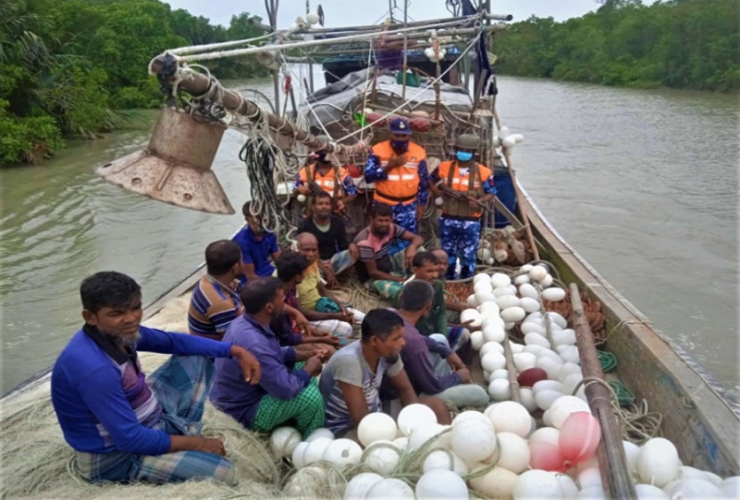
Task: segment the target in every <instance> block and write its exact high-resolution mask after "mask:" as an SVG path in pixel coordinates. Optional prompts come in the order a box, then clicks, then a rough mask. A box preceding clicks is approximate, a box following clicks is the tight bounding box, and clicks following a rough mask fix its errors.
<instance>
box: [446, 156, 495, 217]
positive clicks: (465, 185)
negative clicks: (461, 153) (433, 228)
mask: <svg viewBox="0 0 740 500" xmlns="http://www.w3.org/2000/svg"><path fill="white" fill-rule="evenodd" d="M489 177H491V170H490V169H489V168H488V167H484V166H483V165H481V164H480V163H473V165H471V167H470V168H469V169H468V175H465V176H463V175H460V168H459V167H458V163H457V161H445V162H442V163H440V164H439V178H440V179H441V180H443V181H444V182H445V184H446V185H447V187H448V188H450V189H452V190H453V191H460V192H464V193H465V194H466V195H467V196H469V197H471V198H473V199H476V200H477V199H479V198H482V197H483V195H484V194H485V191H483V182H484V181H485V180H486V179H488V178H489ZM443 199H444V203H442V213H443V214H444V215H447V216H450V217H452V218H458V219H479V218H480V217H481V215H483V212H482V211H481V210H480V208H473V207H471V206H470V203H468V201H467V200H458V199H456V198H453V197H452V196H450V195H444V196H443Z"/></svg>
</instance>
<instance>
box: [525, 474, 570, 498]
mask: <svg viewBox="0 0 740 500" xmlns="http://www.w3.org/2000/svg"><path fill="white" fill-rule="evenodd" d="M513 496H514V500H529V499H542V500H545V499H552V500H561V499H562V498H563V496H564V495H563V488H562V487H561V486H560V482H559V481H558V479H557V478H556V477H555V476H554V475H553V474H550V473H549V472H545V471H543V470H529V471H527V472H524V473H523V474H522V475H521V476H519V477H518V478H517V480H516V484H514V491H513Z"/></svg>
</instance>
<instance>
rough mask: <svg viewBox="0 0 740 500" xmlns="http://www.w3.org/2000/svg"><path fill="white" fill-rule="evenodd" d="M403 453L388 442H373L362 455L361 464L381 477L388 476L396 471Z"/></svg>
mask: <svg viewBox="0 0 740 500" xmlns="http://www.w3.org/2000/svg"><path fill="white" fill-rule="evenodd" d="M402 453H403V452H402V451H401V450H400V449H398V448H397V447H396V446H395V445H394V444H393V443H392V442H390V441H375V442H374V443H373V444H371V445H370V446H368V447H367V449H366V450H365V451H364V452H363V453H362V458H361V462H362V463H363V464H364V465H365V466H366V467H367V468H368V469H370V470H371V471H373V472H377V473H378V474H380V475H381V476H389V475H391V474H392V473H393V471H394V470H396V467H398V463H399V462H400V461H401V454H402Z"/></svg>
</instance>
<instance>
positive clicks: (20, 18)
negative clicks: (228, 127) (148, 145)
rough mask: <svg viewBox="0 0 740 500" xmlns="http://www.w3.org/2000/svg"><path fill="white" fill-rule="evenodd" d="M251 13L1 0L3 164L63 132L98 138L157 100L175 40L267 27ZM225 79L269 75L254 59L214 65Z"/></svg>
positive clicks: (231, 35)
mask: <svg viewBox="0 0 740 500" xmlns="http://www.w3.org/2000/svg"><path fill="white" fill-rule="evenodd" d="M253 21H260V20H259V18H255V17H253V16H250V15H249V14H247V13H243V14H240V15H239V16H233V17H232V19H231V23H230V26H229V27H228V28H224V27H222V26H218V25H216V26H214V25H212V24H211V23H210V22H209V20H208V19H206V18H204V17H195V16H193V15H191V14H190V13H188V12H187V11H185V10H182V9H179V10H174V11H173V10H171V9H170V7H169V5H167V4H165V3H162V2H160V1H158V0H9V1H7V0H6V1H0V163H17V162H29V163H33V162H37V161H39V160H41V159H43V158H45V157H48V156H50V155H51V154H53V153H54V151H55V150H57V149H59V148H60V147H63V145H64V142H63V137H65V136H77V137H86V138H90V137H95V136H96V135H97V134H98V133H100V132H105V131H109V130H111V129H113V128H115V127H116V126H117V125H119V124H120V123H121V122H122V121H124V120H126V119H127V118H129V117H130V114H129V113H126V112H123V111H120V110H125V109H130V108H147V107H154V106H157V105H158V104H159V103H160V102H161V101H162V96H161V94H160V91H159V87H158V84H157V81H156V79H155V78H152V77H150V76H149V75H148V74H147V65H148V63H149V61H150V60H151V58H152V57H153V56H155V55H157V54H158V53H161V52H162V51H163V50H165V49H167V48H173V47H178V46H183V45H194V44H202V43H213V42H222V41H227V40H236V39H240V38H246V37H251V36H258V35H260V34H261V31H259V29H258V28H255V26H254V24H253ZM209 67H210V69H211V71H213V72H214V73H215V74H217V75H218V76H219V77H221V78H237V77H244V76H247V75H248V76H255V75H258V76H259V75H265V74H266V72H267V70H266V69H264V68H262V67H261V66H259V65H257V64H256V63H254V62H253V61H250V60H246V59H229V60H223V61H214V62H213V63H211V64H209Z"/></svg>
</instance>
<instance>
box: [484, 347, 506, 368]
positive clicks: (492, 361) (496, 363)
mask: <svg viewBox="0 0 740 500" xmlns="http://www.w3.org/2000/svg"><path fill="white" fill-rule="evenodd" d="M483 347H485V345H484V346H483ZM481 366H483V369H484V370H488V371H489V372H494V371H496V370H499V369H501V368H503V367H505V366H506V358H505V357H504V355H503V354H501V353H500V352H496V351H490V352H488V353H487V354H486V355H485V356H483V358H481Z"/></svg>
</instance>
